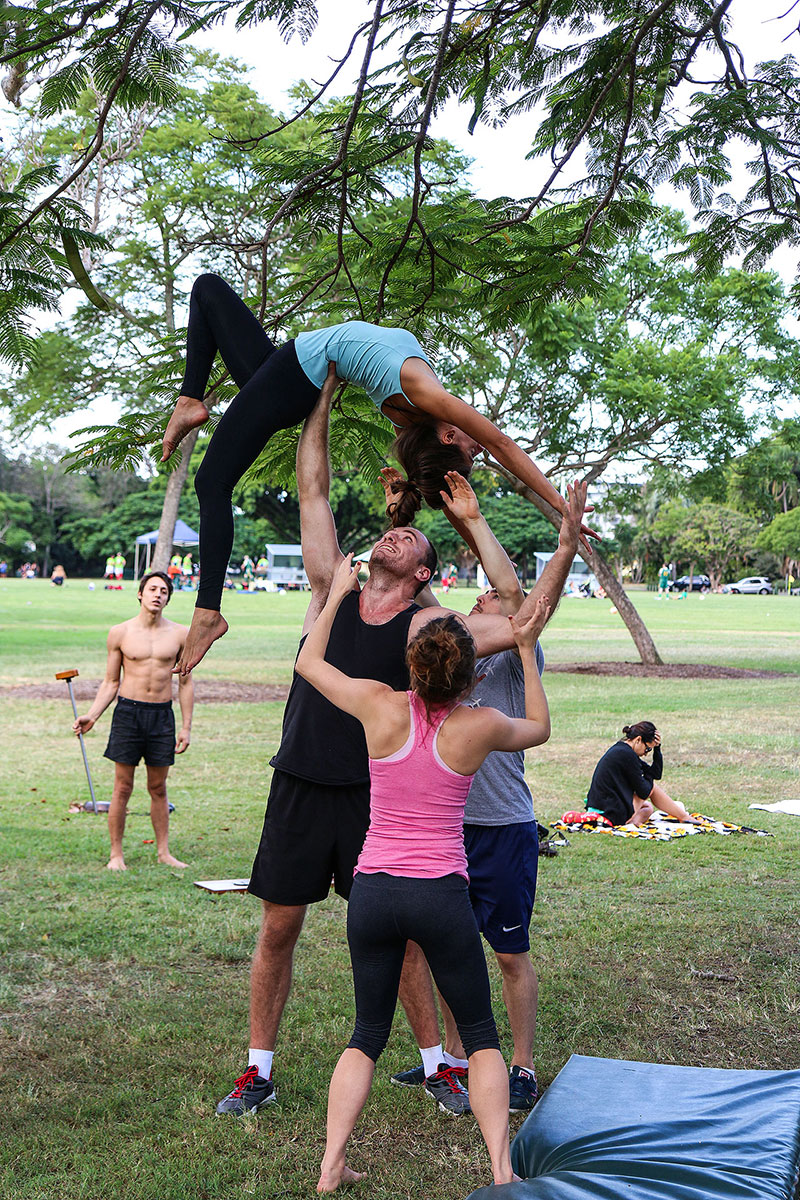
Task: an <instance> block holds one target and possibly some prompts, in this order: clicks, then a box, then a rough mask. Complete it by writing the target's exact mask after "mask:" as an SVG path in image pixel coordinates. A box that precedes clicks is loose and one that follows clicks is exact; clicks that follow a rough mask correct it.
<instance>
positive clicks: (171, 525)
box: [150, 429, 200, 571]
mask: <svg viewBox="0 0 800 1200" xmlns="http://www.w3.org/2000/svg"><path fill="white" fill-rule="evenodd" d="M199 436H200V430H199V429H193V430H192V431H191V433H187V435H186V437H185V438H184V439H183V441H182V442H181V462H180V466H179V467H178V468H177V470H175V471H173V472H172V474H171V475H170V477H169V479H168V480H167V492H166V495H165V496H164V506H163V508H162V509H161V520H160V521H159V524H158V541H157V542H156V548H155V551H154V552H153V557H152V560H151V562H150V570H151V571H166V569H167V567H168V566H169V560H170V557H171V556H172V539H173V538H174V537H175V522H176V521H177V519H178V505H179V504H180V500H181V493H182V492H183V486H184V484H185V483H186V477H187V475H188V474H189V460H190V459H191V457H192V451H193V450H194V447H195V443H196V441H197V439H198V437H199Z"/></svg>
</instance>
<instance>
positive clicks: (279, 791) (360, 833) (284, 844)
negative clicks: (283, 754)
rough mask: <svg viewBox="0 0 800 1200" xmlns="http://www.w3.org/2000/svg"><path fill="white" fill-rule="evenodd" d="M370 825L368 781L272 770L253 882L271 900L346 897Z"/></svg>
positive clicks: (258, 893)
mask: <svg viewBox="0 0 800 1200" xmlns="http://www.w3.org/2000/svg"><path fill="white" fill-rule="evenodd" d="M368 825H369V783H368V782H365V783H356V784H351V785H347V786H343V785H330V784H325V783H312V782H311V781H310V780H308V779H299V778H298V777H297V776H296V775H289V774H288V772H286V771H279V770H274V771H273V774H272V787H271V788H270V791H269V799H268V800H267V815H266V816H265V818H264V829H263V832H262V834H261V842H260V844H259V847H258V853H257V854H256V859H255V862H254V863H253V871H252V874H251V876H250V886H249V888H248V889H247V890H248V891H249V892H252V893H253V895H254V896H258V897H260V899H262V900H268V901H269V902H270V903H271V904H314V903H316V902H317V901H318V900H324V899H325V897H326V896H327V895H328V892H329V891H330V887H331V880H333V886H334V888H335V890H336V891H337V892H338V893H339V895H340V896H343V897H344V898H345V900H346V899H347V898H348V896H349V895H350V889H351V887H352V886H353V871H354V870H355V865H356V861H357V859H358V856H359V854H360V853H361V847H362V846H363V844H364V838H365V836H366V833H367V826H368Z"/></svg>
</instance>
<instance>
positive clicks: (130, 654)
mask: <svg viewBox="0 0 800 1200" xmlns="http://www.w3.org/2000/svg"><path fill="white" fill-rule="evenodd" d="M171 595H172V583H171V582H170V578H169V576H168V575H166V574H164V573H163V572H162V571H151V572H150V574H149V575H145V576H144V577H143V578H142V581H141V583H140V584H139V603H140V605H141V608H140V611H139V613H138V614H137V616H135V617H131V619H130V620H129V621H123V622H122V624H121V625H113V626H112V627H111V629H110V630H109V634H108V661H107V663H106V677H105V679H104V680H103V682H102V683H101V684H100V687H99V688H98V691H97V695H96V696H95V698H94V704H93V705H92V707H91V708H90V709H89V711H88V713H87V714H86V716H85V717H78V719H77V721H76V722H75V724H74V725H73V726H72V728H73V730H74V732H75V733H76V734H79V733H88V732H89V730H90V729H91V728H92V726H93V725H94V723H95V721H96V720H97V718H98V717H99V716H100V715H101V713H104V712H105V710H106V709H107V708H108V706H109V704H110V703H111V702H112V700H113V699H114V697H115V696H117V695H118V693H119V695H118V699H117V707H116V708H115V709H114V716H113V719H112V721H111V732H110V734H109V738H108V745H107V746H106V751H105V757H106V758H110V759H111V761H112V762H114V763H116V769H115V771H114V790H113V792H112V795H111V806H110V808H109V810H108V832H109V834H110V836H111V857H110V858H109V860H108V869H109V870H110V871H124V870H125V869H126V868H125V860H124V858H123V857H122V835H123V833H124V831H125V816H126V810H127V805H128V799H129V797H130V794H131V792H132V791H133V774H134V771H135V770H136V767H137V766H138V765H139V760H140V759H141V757H142V756H143V755H144V761H145V765H146V767H147V790H148V791H149V793H150V820H151V821H152V823H153V830H154V832H155V835H156V849H157V852H158V861H159V862H160V863H165V864H166V865H167V866H169V867H185V866H186V865H187V864H186V863H184V862H180V861H179V860H178V859H177V858H175V857H174V856H173V855H172V854H170V852H169V845H168V836H169V807H168V804H167V774H168V772H169V769H170V767H171V766H172V764H173V763H174V761H175V755H176V754H183V752H184V750H186V749H187V748H188V746H189V740H190V733H191V728H192V710H193V708H194V684H193V682H192V677H191V675H180V676H179V677H178V701H179V703H180V706H181V731H180V734H179V735H178V739H177V742H176V740H175V717H174V715H173V712H172V668H173V667H174V666H175V662H176V660H177V658H178V655H179V654H180V652H181V650H182V649H183V644H184V642H185V641H186V634H187V629H186V626H185V625H177V624H176V623H175V622H174V621H168V620H167V619H166V618H165V617H164V615H163V610H164V609H165V608H166V606H167V604H169V598H170V596H171ZM120 672H122V683H121V684H120Z"/></svg>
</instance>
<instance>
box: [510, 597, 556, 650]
mask: <svg viewBox="0 0 800 1200" xmlns="http://www.w3.org/2000/svg"><path fill="white" fill-rule="evenodd" d="M551 611H552V606H551V604H550V601H549V600H548V598H547V596H539V598H538V600H537V601H536V604H535V606H534V610H533V613H532V614H531V616H530V617H529V618H528V620H527V621H520V620H519V619H518V618H517V617H516V616H513V617H509V618H508V619H509V621H510V622H511V632H512V633H513V635H514V641H515V642H516V643H517V646H518V647H519V649H520V650H524V649H533V647H534V646H535V645H536V643H537V641H538V640H539V634H540V633H541V632H542V630H543V629H544V627H545V625H546V624H547V622H548V620H549V619H550V613H551Z"/></svg>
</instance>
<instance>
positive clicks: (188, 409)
mask: <svg viewBox="0 0 800 1200" xmlns="http://www.w3.org/2000/svg"><path fill="white" fill-rule="evenodd" d="M207 420H208V409H207V408H206V406H205V404H203V401H202V400H195V399H194V397H193V396H179V397H178V402H177V404H176V405H175V411H174V412H173V414H172V416H171V417H170V419H169V422H168V424H167V431H166V433H165V434H164V440H163V442H162V443H161V451H162V453H161V461H162V462H166V461H167V459H168V458H169V456H170V454H172V452H173V450H174V449H175V447H176V446H177V445H178V443H179V442H182V441H183V439H184V438H185V437H186V435H187V433H189V431H190V430H191V429H196V428H197V426H198V425H202V424H203V422H204V421H207Z"/></svg>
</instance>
